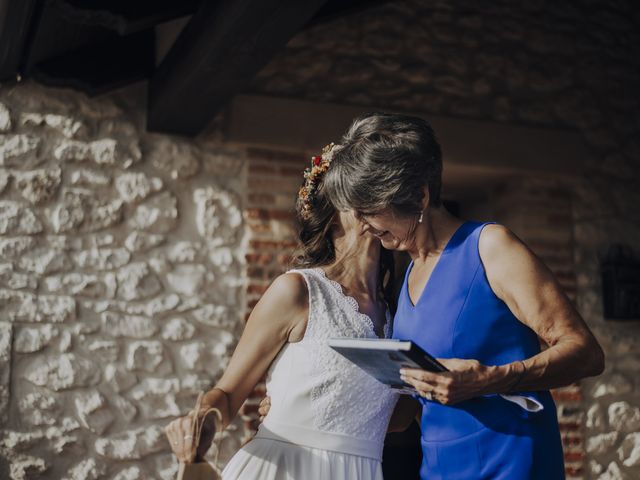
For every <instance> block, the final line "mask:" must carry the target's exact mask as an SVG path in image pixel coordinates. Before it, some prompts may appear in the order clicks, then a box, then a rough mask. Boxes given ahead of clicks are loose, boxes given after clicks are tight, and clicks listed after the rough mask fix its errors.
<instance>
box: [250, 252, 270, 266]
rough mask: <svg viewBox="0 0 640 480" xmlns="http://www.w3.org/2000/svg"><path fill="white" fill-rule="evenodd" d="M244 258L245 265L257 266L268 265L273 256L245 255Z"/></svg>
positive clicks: (263, 254) (260, 254)
mask: <svg viewBox="0 0 640 480" xmlns="http://www.w3.org/2000/svg"><path fill="white" fill-rule="evenodd" d="M244 258H245V260H246V261H247V263H250V264H252V265H258V266H265V265H269V264H270V263H271V262H272V261H273V256H272V255H270V254H268V253H247V254H246V255H245V256H244Z"/></svg>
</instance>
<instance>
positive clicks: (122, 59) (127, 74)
mask: <svg viewBox="0 0 640 480" xmlns="http://www.w3.org/2000/svg"><path fill="white" fill-rule="evenodd" d="M111 35H112V36H110V37H109V36H108V37H106V38H105V39H102V40H100V41H96V42H92V43H89V44H87V45H83V46H82V47H81V48H78V49H76V50H73V51H70V52H65V53H64V54H62V55H59V56H54V57H51V58H48V59H47V60H43V61H40V62H38V63H37V64H36V65H34V66H33V68H32V69H31V70H30V74H31V75H32V76H33V78H34V79H36V80H37V81H39V82H40V83H43V84H44V85H49V86H54V87H71V88H75V89H77V90H81V91H83V92H85V93H86V94H87V95H90V96H95V95H101V94H103V93H106V92H109V91H111V90H114V89H116V88H120V87H123V86H125V85H128V84H130V83H133V82H136V81H139V80H145V79H147V78H148V77H149V76H150V75H151V72H152V71H153V68H154V54H155V43H154V41H155V37H154V32H153V30H145V31H141V32H137V33H133V34H131V35H127V36H124V37H121V36H119V35H116V34H114V33H112V34H111Z"/></svg>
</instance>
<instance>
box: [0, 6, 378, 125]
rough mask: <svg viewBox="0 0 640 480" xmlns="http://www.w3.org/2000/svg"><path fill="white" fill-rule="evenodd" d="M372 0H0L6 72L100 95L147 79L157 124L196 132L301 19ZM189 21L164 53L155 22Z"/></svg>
mask: <svg viewBox="0 0 640 480" xmlns="http://www.w3.org/2000/svg"><path fill="white" fill-rule="evenodd" d="M380 3H383V1H380V0H378V1H371V0H369V1H367V0H303V1H301V0H0V81H12V80H15V79H16V78H33V79H35V80H37V81H38V82H41V83H43V84H45V85H51V86H58V87H70V88H74V89H78V90H81V91H84V92H86V93H87V94H89V95H99V94H102V93H106V92H109V91H110V90H113V89H116V88H119V87H122V86H124V85H127V84H129V83H132V82H136V81H139V80H145V79H146V80H148V81H149V89H148V92H149V98H148V102H147V103H148V112H147V113H148V115H147V126H148V129H149V130H151V131H157V132H167V133H177V134H184V135H195V134H197V133H198V132H200V131H202V130H203V128H204V127H205V126H206V125H207V124H208V122H209V121H210V120H211V118H213V116H215V115H216V113H217V112H218V111H220V109H221V108H223V107H224V106H225V105H226V104H227V103H228V101H229V100H230V99H231V98H233V96H234V95H236V94H237V93H241V92H242V91H243V89H244V88H246V86H247V85H248V84H249V83H250V81H251V80H252V78H253V77H254V76H255V75H256V74H257V73H258V72H259V71H260V69H261V68H263V67H264V66H265V65H266V64H267V63H268V62H269V60H270V59H271V58H272V57H273V55H274V54H275V53H276V52H277V51H278V50H279V49H281V48H283V47H284V45H286V43H287V42H288V40H289V39H290V38H291V37H293V36H294V35H295V34H296V33H297V32H298V31H300V30H301V29H304V28H307V27H308V26H310V25H314V24H317V23H320V22H325V21H328V20H331V19H333V18H336V17H339V16H343V15H348V14H351V13H353V12H356V11H359V10H362V9H364V8H370V7H372V6H375V5H378V4H380ZM181 18H183V19H185V21H186V26H185V27H184V28H183V29H182V31H181V33H180V34H179V36H178V37H177V39H176V41H175V42H174V43H173V44H172V45H171V47H170V49H169V51H168V53H167V55H166V56H164V58H163V59H162V60H161V61H159V62H158V61H157V58H156V55H157V54H156V50H157V49H156V33H157V27H158V26H159V25H162V24H166V22H170V21H172V20H176V19H181Z"/></svg>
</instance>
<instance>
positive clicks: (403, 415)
mask: <svg viewBox="0 0 640 480" xmlns="http://www.w3.org/2000/svg"><path fill="white" fill-rule="evenodd" d="M419 407H420V405H419V404H418V402H416V401H415V400H414V399H413V398H410V397H406V396H401V397H400V399H399V400H398V403H397V404H396V407H395V409H394V410H393V414H392V415H391V419H390V420H389V426H388V428H387V431H388V432H404V431H405V430H406V429H407V428H409V426H410V425H411V422H412V421H413V420H414V418H415V417H416V415H417V414H418V412H419Z"/></svg>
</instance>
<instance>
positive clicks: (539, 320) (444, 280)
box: [325, 114, 604, 480]
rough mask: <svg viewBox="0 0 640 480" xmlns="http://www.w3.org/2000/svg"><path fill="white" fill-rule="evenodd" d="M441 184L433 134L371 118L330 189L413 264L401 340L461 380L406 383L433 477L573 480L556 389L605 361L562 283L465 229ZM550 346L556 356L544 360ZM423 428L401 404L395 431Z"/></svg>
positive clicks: (497, 231)
mask: <svg viewBox="0 0 640 480" xmlns="http://www.w3.org/2000/svg"><path fill="white" fill-rule="evenodd" d="M441 174H442V161H441V153H440V147H439V145H438V143H437V141H436V139H435V136H434V132H433V130H432V129H431V127H430V126H429V124H428V123H427V122H426V121H424V120H422V119H420V118H415V117H410V116H403V115H390V114H370V115H366V116H363V117H361V118H359V119H357V120H356V121H355V122H354V123H353V124H352V126H351V128H350V129H349V130H348V132H347V133H346V135H345V136H344V138H343V140H342V142H341V143H340V145H339V146H338V147H337V150H336V151H335V153H334V158H333V163H332V167H331V169H330V170H329V171H328V172H327V176H326V179H325V185H326V189H327V194H328V196H329V198H330V199H331V200H332V202H333V203H334V204H335V205H336V207H337V208H338V209H343V210H351V211H353V212H354V213H355V214H356V216H357V217H358V218H359V219H360V220H361V221H362V222H363V224H364V225H365V227H364V229H365V230H366V231H368V232H370V233H372V234H373V235H375V236H377V237H378V238H379V239H380V241H381V242H382V245H383V246H384V247H385V248H388V249H393V250H401V251H406V252H407V253H408V254H409V255H410V256H411V259H412V262H411V264H410V266H409V268H408V270H407V273H406V275H405V279H404V284H403V286H402V291H401V294H400V298H399V300H398V310H397V313H396V317H395V321H394V332H393V335H394V337H395V338H400V339H404V340H413V341H414V342H416V343H417V344H419V345H420V346H421V347H423V348H424V349H425V350H427V351H429V352H430V353H431V354H433V355H435V356H437V357H440V358H441V361H442V363H443V364H444V365H445V366H446V367H447V368H448V369H449V372H445V373H432V372H428V371H422V370H406V371H403V372H402V374H403V378H404V379H405V381H406V382H407V383H410V384H411V385H413V386H414V387H415V388H416V389H417V391H418V392H419V394H420V398H419V401H420V404H421V407H422V414H421V426H422V448H423V464H422V467H421V477H422V478H424V479H427V478H428V479H429V480H432V479H440V478H441V479H446V480H452V479H465V480H473V479H509V480H519V479H543V478H544V479H546V480H551V479H561V478H564V468H563V456H562V446H561V443H560V435H559V430H558V424H557V419H556V413H555V406H554V403H553V400H552V398H551V396H550V394H549V389H551V388H556V387H561V386H565V385H568V384H570V383H572V382H575V381H577V380H579V379H581V378H583V377H587V376H592V375H598V374H599V373H601V372H602V370H603V368H604V356H603V352H602V349H601V348H600V346H599V345H598V343H597V341H596V340H595V338H594V337H593V335H592V334H591V332H590V331H589V329H588V327H587V326H586V324H585V323H584V321H583V320H582V318H581V317H580V315H579V313H578V312H577V311H576V310H575V308H574V307H573V306H572V304H571V302H570V301H569V300H568V298H567V297H566V296H565V294H564V293H563V292H562V289H561V287H560V286H559V284H558V282H557V281H556V279H555V278H554V276H553V275H552V273H551V272H550V271H549V270H548V269H547V268H546V267H545V265H544V264H543V263H542V262H541V261H540V260H539V259H538V258H537V257H536V256H535V255H534V254H533V253H532V252H531V251H530V250H529V249H528V248H527V246H526V245H525V244H523V242H522V241H520V240H519V239H518V238H517V237H516V236H515V235H514V234H513V233H512V232H511V231H509V230H508V229H507V228H505V227H503V226H501V225H496V224H484V223H476V222H463V221H461V220H459V219H458V218H455V217H454V216H452V215H450V214H449V213H448V212H447V211H446V210H445V209H444V208H443V207H442V203H441V198H440V185H441ZM539 338H541V339H542V340H543V341H544V342H545V343H546V345H547V346H548V347H547V348H546V349H544V350H542V351H541V349H540V346H539V345H540V344H539ZM514 393H515V394H518V395H522V396H524V397H527V398H529V399H530V400H531V401H532V402H533V403H534V404H538V405H541V406H542V407H543V408H542V409H540V410H539V411H537V412H532V411H529V410H527V409H525V408H522V407H521V406H518V405H517V404H515V403H511V402H509V401H506V400H505V399H504V397H503V396H500V394H514ZM403 409H404V410H403ZM413 415H414V410H413V409H412V408H411V405H410V404H409V402H407V401H405V402H402V403H401V404H400V405H399V407H398V411H397V412H396V415H395V416H394V423H395V425H394V427H395V428H398V425H402V423H407V422H408V421H410V419H411V418H413ZM402 417H404V420H403V418H402Z"/></svg>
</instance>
